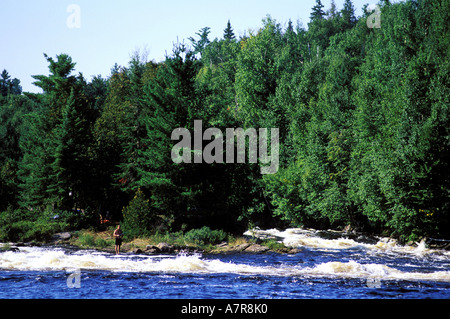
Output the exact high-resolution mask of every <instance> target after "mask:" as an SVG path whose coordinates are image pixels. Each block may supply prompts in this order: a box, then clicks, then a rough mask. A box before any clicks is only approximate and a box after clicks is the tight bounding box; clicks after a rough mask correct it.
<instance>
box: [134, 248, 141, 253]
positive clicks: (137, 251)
mask: <svg viewBox="0 0 450 319" xmlns="http://www.w3.org/2000/svg"><path fill="white" fill-rule="evenodd" d="M133 252H134V253H135V254H142V249H140V248H135V249H133Z"/></svg>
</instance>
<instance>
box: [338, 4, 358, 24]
mask: <svg viewBox="0 0 450 319" xmlns="http://www.w3.org/2000/svg"><path fill="white" fill-rule="evenodd" d="M341 19H342V31H345V30H347V29H350V28H353V27H354V26H355V24H356V16H355V8H354V7H353V3H352V1H351V0H345V2H344V8H343V9H342V11H341Z"/></svg>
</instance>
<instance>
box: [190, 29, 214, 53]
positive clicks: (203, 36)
mask: <svg viewBox="0 0 450 319" xmlns="http://www.w3.org/2000/svg"><path fill="white" fill-rule="evenodd" d="M210 33H211V28H210V27H204V28H202V29H200V31H199V32H197V33H196V35H198V36H199V37H200V38H199V39H198V40H195V39H194V38H193V37H190V38H189V41H191V43H192V46H193V47H194V50H193V52H194V54H197V53H200V54H201V53H202V52H203V50H204V49H205V48H206V46H207V45H208V44H209V43H210V42H211V41H209V39H208V35H209V34H210Z"/></svg>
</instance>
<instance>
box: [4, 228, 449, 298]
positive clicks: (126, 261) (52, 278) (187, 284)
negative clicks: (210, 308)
mask: <svg viewBox="0 0 450 319" xmlns="http://www.w3.org/2000/svg"><path fill="white" fill-rule="evenodd" d="M254 235H255V236H256V237H272V238H276V239H277V240H279V241H283V242H284V243H285V244H286V245H288V246H291V247H297V248H299V250H298V251H297V252H296V253H295V254H277V253H266V254H232V255H230V254H228V255H227V254H211V255H203V256H202V255H177V256H174V255H157V256H156V255H153V256H148V255H119V256H115V255H112V254H109V253H105V252H98V251H91V250H82V251H80V250H72V249H67V248H57V247H20V251H18V252H12V251H7V252H2V253H0V299H344V298H345V299H349V298H350V299H352V298H357V299H380V298H388V299H398V298H404V299H424V298H431V299H443V298H445V299H447V298H450V252H449V251H445V250H432V249H428V248H426V246H425V244H424V243H420V244H419V245H417V246H402V245H399V244H398V243H396V242H395V241H393V240H390V239H387V238H379V239H378V240H377V241H376V242H371V243H364V242H361V241H357V240H354V239H349V238H335V239H325V238H323V237H320V236H317V233H316V232H315V231H312V230H303V229H288V230H285V231H278V230H266V231H258V232H257V233H255V234H254Z"/></svg>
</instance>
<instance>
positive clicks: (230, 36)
mask: <svg viewBox="0 0 450 319" xmlns="http://www.w3.org/2000/svg"><path fill="white" fill-rule="evenodd" d="M223 38H224V39H225V40H230V41H231V40H234V39H235V38H236V37H235V35H234V32H233V28H232V27H231V22H230V20H228V23H227V27H226V28H225V30H224V31H223Z"/></svg>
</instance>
